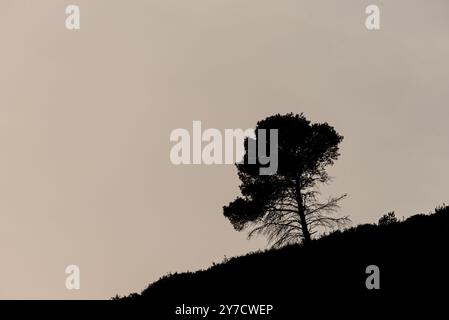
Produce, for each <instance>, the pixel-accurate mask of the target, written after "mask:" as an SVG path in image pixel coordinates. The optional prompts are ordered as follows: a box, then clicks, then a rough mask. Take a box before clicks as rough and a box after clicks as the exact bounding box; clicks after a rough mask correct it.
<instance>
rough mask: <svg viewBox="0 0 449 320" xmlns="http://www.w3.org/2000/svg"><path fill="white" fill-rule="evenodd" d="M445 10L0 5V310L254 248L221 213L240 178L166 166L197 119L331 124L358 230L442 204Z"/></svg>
mask: <svg viewBox="0 0 449 320" xmlns="http://www.w3.org/2000/svg"><path fill="white" fill-rule="evenodd" d="M68 4H77V5H79V6H80V9H81V29H80V30H78V31H69V30H66V29H65V25H64V21H65V7H66V5H68ZM368 4H376V5H378V6H379V7H380V10H381V30H379V31H368V30H367V29H366V28H365V17H366V16H365V7H366V6H367V5H368ZM448 14H449V2H447V1H445V0H441V1H437V0H430V1H424V0H419V1H417V0H395V1H360V0H345V1H341V0H339V1H337V0H329V1H316V0H314V1H312V0H308V1H299V0H277V1H274V0H270V1H268V0H238V1H237V0H189V1H179V0H178V1H174V0H159V1H153V0H129V1H124V0H121V1H118V0H79V1H60V0H27V1H25V0H2V1H1V2H0V90H1V91H0V252H1V258H0V261H1V263H0V284H1V285H0V298H12V299H17V298H27V299H29V298H39V299H48V298H58V299H81V298H88V299H90V298H100V299H101V298H109V297H111V296H113V295H115V294H117V293H118V294H128V293H130V292H135V291H141V290H142V289H144V288H145V287H146V286H147V284H149V283H150V282H152V281H154V280H157V279H158V278H159V277H160V276H162V275H164V274H166V273H168V272H174V271H185V270H196V269H198V268H203V267H207V266H209V265H210V264H211V263H212V262H213V261H216V262H217V261H221V260H222V258H223V256H224V255H226V256H228V257H230V256H234V255H239V254H243V253H246V252H248V251H250V250H255V249H258V248H264V247H265V241H264V239H255V240H250V241H248V240H247V239H246V235H245V234H244V233H237V232H235V231H234V230H233V228H232V226H231V224H230V223H229V221H227V220H226V219H225V218H224V217H223V215H222V206H223V205H225V204H227V203H228V202H229V201H231V200H233V199H234V197H235V196H236V195H237V194H238V184H239V181H238V178H237V174H236V169H235V168H234V167H233V166H226V165H222V166H220V165H215V166H205V165H204V166H174V165H172V164H171V162H170V158H169V151H170V148H171V146H172V145H173V144H172V143H170V141H169V134H170V132H171V131H172V130H173V129H175V128H186V129H189V130H191V126H192V121H193V120H201V121H202V124H203V127H204V128H217V129H220V130H222V129H225V128H251V127H254V126H255V124H256V122H257V121H258V120H261V119H263V118H265V117H266V116H269V115H272V114H274V113H286V112H295V113H300V112H304V113H305V114H306V116H307V117H308V118H310V119H311V120H312V121H317V122H329V123H330V124H331V125H333V126H335V128H336V130H337V131H338V132H340V133H341V134H343V135H344V136H345V140H344V142H343V144H342V148H341V151H342V156H341V158H340V159H339V160H338V162H337V163H336V165H335V166H334V167H333V168H332V169H331V173H332V175H333V176H334V177H335V182H334V183H333V184H332V185H331V186H330V187H329V188H328V189H326V192H331V193H333V194H340V193H348V194H349V198H348V199H347V200H345V201H344V202H343V203H342V213H344V214H349V215H350V216H351V218H352V220H353V222H354V224H357V223H362V222H374V221H377V220H378V218H379V217H380V216H381V215H382V214H384V213H386V212H387V211H390V210H395V211H396V214H397V215H398V216H409V215H412V214H415V213H419V212H428V211H430V210H431V209H432V208H434V207H435V206H436V205H439V204H441V203H443V202H445V201H446V202H447V201H448V198H447V197H448V194H447V181H448V180H449V170H447V163H448V161H449V147H448V136H449V126H448V125H447V121H448V119H449V90H448V84H449V59H448V57H449V19H448ZM71 264H76V265H79V266H80V268H81V290H78V291H68V290H67V289H66V288H65V277H66V275H65V273H64V270H65V267H66V266H67V265H71Z"/></svg>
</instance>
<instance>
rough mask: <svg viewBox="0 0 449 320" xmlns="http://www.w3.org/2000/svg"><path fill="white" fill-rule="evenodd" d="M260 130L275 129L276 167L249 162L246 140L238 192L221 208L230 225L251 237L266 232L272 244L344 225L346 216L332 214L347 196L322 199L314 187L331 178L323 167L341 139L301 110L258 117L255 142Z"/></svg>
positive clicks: (331, 159)
mask: <svg viewBox="0 0 449 320" xmlns="http://www.w3.org/2000/svg"><path fill="white" fill-rule="evenodd" d="M259 129H265V130H270V129H275V130H278V161H279V165H278V170H277V172H276V173H275V174H273V175H261V174H260V170H259V169H260V168H261V167H264V166H263V165H261V164H260V163H258V162H256V163H255V164H251V163H249V162H248V158H249V151H248V146H249V145H250V143H249V141H248V140H247V141H246V143H245V150H246V153H245V157H244V161H243V162H242V163H239V164H237V165H236V166H237V169H238V175H239V178H240V181H241V185H240V191H241V193H242V196H240V197H237V198H236V199H235V200H234V201H232V202H231V203H229V204H228V205H227V206H224V207H223V213H224V215H225V217H227V218H228V219H229V220H230V222H231V223H232V224H233V226H234V228H235V229H236V230H238V231H241V230H243V229H245V228H247V227H251V228H252V230H251V232H250V233H249V236H253V235H256V234H262V235H265V236H267V238H268V240H269V242H270V243H273V246H274V247H281V246H283V245H286V244H292V243H300V242H305V243H308V242H310V240H311V238H312V237H313V236H314V235H315V234H316V233H318V232H323V231H327V230H332V229H334V228H338V227H342V226H345V225H347V224H348V223H349V218H348V217H338V216H336V215H335V213H336V211H337V209H338V208H339V206H338V202H339V201H340V200H341V199H343V198H344V197H345V196H344V195H343V196H340V197H336V198H331V199H328V200H326V201H322V200H320V199H319V189H318V186H319V184H322V183H327V182H329V181H330V177H329V175H328V174H327V172H326V168H327V166H330V165H332V164H333V163H334V161H335V160H336V159H337V158H338V156H339V147H338V145H339V143H340V142H341V141H342V140H343V137H342V136H341V135H339V134H338V133H337V132H336V131H335V129H334V128H333V127H332V126H330V125H328V124H327V123H314V124H312V123H310V121H309V120H307V119H306V118H305V116H304V115H303V114H300V115H297V114H296V115H294V114H292V113H289V114H286V115H280V114H277V115H274V116H271V117H268V118H266V119H264V120H262V121H259V122H258V123H257V126H256V141H258V140H259V131H258V130H259ZM266 135H268V134H266ZM262 141H264V140H262ZM266 143H267V144H269V143H270V142H269V141H266ZM254 145H255V144H254ZM266 149H268V147H267V148H266Z"/></svg>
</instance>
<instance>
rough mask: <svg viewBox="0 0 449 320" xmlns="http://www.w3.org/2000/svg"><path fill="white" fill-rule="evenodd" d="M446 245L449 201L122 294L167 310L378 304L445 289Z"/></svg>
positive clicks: (447, 281)
mask: <svg viewBox="0 0 449 320" xmlns="http://www.w3.org/2000/svg"><path fill="white" fill-rule="evenodd" d="M448 244H449V207H441V208H437V209H436V212H435V213H433V214H430V215H415V216H412V217H410V218H408V219H407V220H405V221H401V222H392V223H387V224H384V225H377V224H376V225H374V224H365V225H359V226H357V227H354V228H351V229H348V230H345V231H342V232H334V233H332V234H330V235H327V236H324V237H322V238H320V239H318V240H315V241H313V243H312V244H311V245H310V246H308V247H303V246H298V245H295V246H289V247H285V248H282V249H278V250H268V251H265V252H259V253H252V254H248V255H246V256H242V257H237V258H232V259H230V260H228V261H226V262H224V263H222V264H219V265H214V266H213V267H211V268H209V269H208V270H204V271H198V272H195V273H180V274H172V275H168V276H165V277H163V278H161V279H160V280H158V281H156V282H155V283H153V284H151V285H150V286H149V287H148V288H147V289H145V290H144V291H143V292H142V293H141V294H132V295H130V296H129V297H125V298H122V299H123V300H139V301H144V302H145V304H153V305H154V306H158V307H160V308H168V309H170V310H172V308H174V307H175V306H176V305H179V304H182V303H184V304H189V303H192V304H196V305H204V304H226V303H229V304H231V303H246V304H247V303H258V304H260V303H266V304H276V303H278V302H283V303H284V304H288V302H290V304H288V306H289V308H290V311H292V308H293V309H294V308H295V306H298V305H305V304H311V303H313V304H317V301H323V305H327V303H328V302H329V301H332V302H333V303H335V304H337V305H338V303H339V302H341V301H345V302H351V301H354V299H357V300H364V301H365V302H368V303H370V302H373V303H380V302H382V301H384V302H385V301H387V300H388V299H394V300H397V298H399V297H410V298H425V297H431V296H432V297H438V296H441V295H445V296H447V295H448V293H449V286H448V285H449V263H448V260H449V259H448V256H449V250H448ZM369 265H377V266H378V267H379V269H380V290H368V289H367V288H366V285H365V281H366V278H367V277H368V274H366V268H367V266H369ZM292 302H293V304H292Z"/></svg>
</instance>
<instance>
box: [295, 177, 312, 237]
mask: <svg viewBox="0 0 449 320" xmlns="http://www.w3.org/2000/svg"><path fill="white" fill-rule="evenodd" d="M295 187H296V202H297V203H298V214H299V221H300V223H301V230H302V236H303V239H302V240H303V242H304V244H305V245H307V244H308V243H310V242H311V241H312V239H311V237H310V232H309V228H308V226H307V221H306V214H305V208H304V201H303V199H302V194H301V182H300V179H299V178H298V179H296V185H295Z"/></svg>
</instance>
